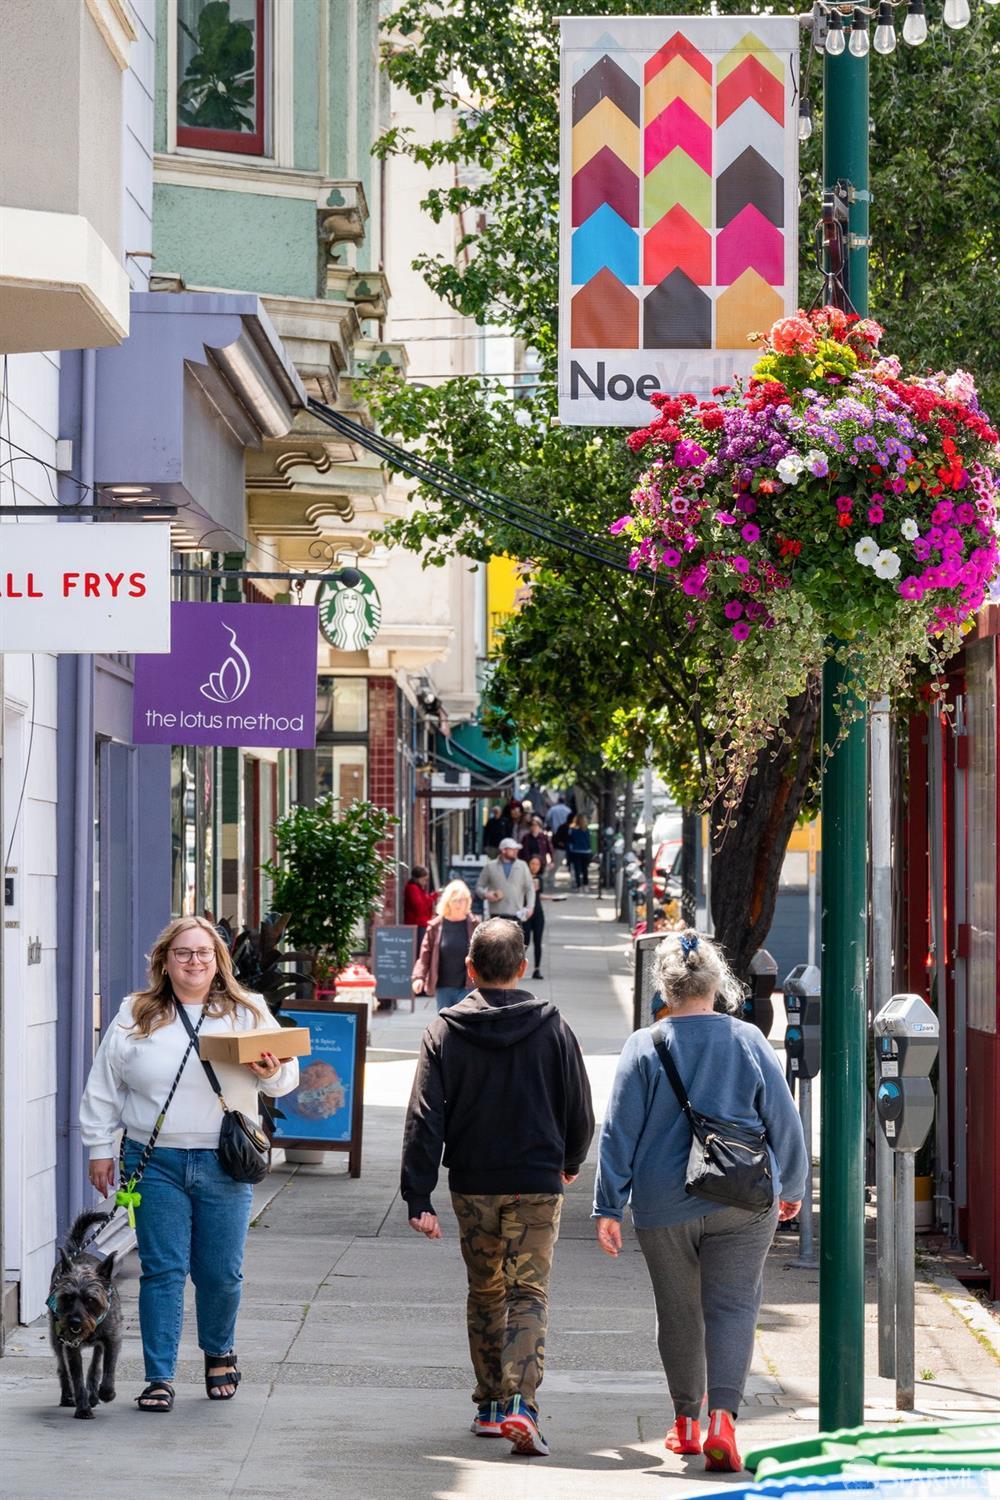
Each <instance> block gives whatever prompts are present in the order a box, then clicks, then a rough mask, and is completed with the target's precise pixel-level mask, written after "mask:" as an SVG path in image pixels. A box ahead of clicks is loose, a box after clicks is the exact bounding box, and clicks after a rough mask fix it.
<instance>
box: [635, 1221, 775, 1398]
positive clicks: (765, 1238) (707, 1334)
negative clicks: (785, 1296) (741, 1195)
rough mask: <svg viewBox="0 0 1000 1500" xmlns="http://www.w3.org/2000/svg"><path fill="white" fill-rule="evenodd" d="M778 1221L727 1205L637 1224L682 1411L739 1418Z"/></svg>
mask: <svg viewBox="0 0 1000 1500" xmlns="http://www.w3.org/2000/svg"><path fill="white" fill-rule="evenodd" d="M777 1222H778V1205H777V1203H774V1204H772V1205H771V1207H770V1208H768V1209H765V1211H764V1212H763V1213H761V1214H753V1213H750V1212H748V1210H747V1209H745V1208H721V1209H719V1210H718V1211H717V1212H715V1213H710V1214H706V1215H705V1216H704V1218H701V1219H688V1220H687V1222H686V1223H684V1224H671V1225H669V1226H668V1227H666V1228H661V1229H637V1230H636V1235H637V1237H638V1240H639V1246H640V1249H641V1250H642V1253H643V1255H644V1256H645V1258H646V1267H647V1269H648V1271H649V1279H650V1281H651V1282H652V1283H653V1297H654V1299H655V1301H656V1341H657V1344H658V1346H659V1350H660V1359H661V1360H662V1361H663V1368H664V1370H665V1372H666V1376H667V1385H668V1386H669V1387H670V1395H671V1397H672V1398H673V1403H674V1412H675V1415H676V1416H678V1417H693V1418H695V1419H696V1420H697V1418H698V1416H699V1414H700V1412H701V1404H702V1401H703V1399H704V1396H705V1390H706V1380H707V1388H708V1409H709V1411H715V1410H716V1409H721V1410H723V1411H729V1412H732V1414H733V1416H734V1417H735V1416H736V1414H737V1412H738V1411H739V1409H740V1402H741V1401H742V1399H743V1387H744V1385H745V1384H746V1378H747V1375H748V1374H749V1372H750V1361H751V1359H752V1358H753V1341H754V1334H755V1333H756V1329H757V1314H758V1312H759V1311H760V1299H761V1294H762V1292H763V1288H764V1262H765V1260H766V1259H767V1252H768V1249H769V1248H770V1245H771V1241H772V1240H773V1239H774V1230H775V1226H776V1225H777Z"/></svg>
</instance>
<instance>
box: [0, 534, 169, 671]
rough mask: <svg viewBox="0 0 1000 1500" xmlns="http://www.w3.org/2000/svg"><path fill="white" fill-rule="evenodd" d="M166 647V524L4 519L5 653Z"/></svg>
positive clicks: (0, 537)
mask: <svg viewBox="0 0 1000 1500" xmlns="http://www.w3.org/2000/svg"><path fill="white" fill-rule="evenodd" d="M169 650H170V527H169V525H166V524H162V523H159V522H155V521H143V522H122V523H119V522H117V521H116V522H113V523H110V524H102V523H100V522H82V523H81V522H75V521H51V522H50V521H21V522H14V521H4V522H2V523H0V651H98V652H100V651H114V652H118V651H127V652H133V653H134V652H141V651H169Z"/></svg>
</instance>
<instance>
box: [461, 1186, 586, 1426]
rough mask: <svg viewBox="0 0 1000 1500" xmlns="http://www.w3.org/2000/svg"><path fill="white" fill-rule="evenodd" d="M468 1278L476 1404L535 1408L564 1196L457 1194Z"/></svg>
mask: <svg viewBox="0 0 1000 1500" xmlns="http://www.w3.org/2000/svg"><path fill="white" fill-rule="evenodd" d="M451 1201H452V1203H453V1205H454V1208H455V1214H456V1216H457V1218H458V1228H459V1234H460V1236H461V1244H462V1259H463V1260H464V1261H465V1268H466V1271H467V1273H468V1277H469V1300H468V1305H467V1321H468V1326H469V1352H470V1354H471V1355H472V1367H473V1369H474V1370H475V1373H476V1389H475V1391H474V1392H473V1395H472V1399H473V1401H475V1403H476V1405H477V1406H478V1405H481V1404H482V1403H483V1402H486V1401H507V1400H509V1399H510V1397H511V1396H515V1395H521V1396H523V1397H524V1399H525V1401H527V1402H529V1403H530V1404H531V1405H532V1406H534V1405H535V1391H536V1390H537V1388H538V1387H539V1386H540V1385H541V1383H542V1371H543V1369H544V1366H545V1334H546V1331H547V1329H548V1316H549V1273H550V1272H551V1270H552V1253H553V1251H554V1250H555V1245H556V1240H557V1239H558V1238H559V1215H560V1213H561V1212H562V1203H563V1200H562V1194H561V1193H498V1194H489V1195H486V1194H478V1193H477V1194H468V1193H452V1195H451Z"/></svg>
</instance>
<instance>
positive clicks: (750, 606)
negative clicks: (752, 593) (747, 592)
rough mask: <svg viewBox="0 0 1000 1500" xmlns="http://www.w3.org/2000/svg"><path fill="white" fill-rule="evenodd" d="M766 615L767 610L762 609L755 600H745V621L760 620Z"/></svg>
mask: <svg viewBox="0 0 1000 1500" xmlns="http://www.w3.org/2000/svg"><path fill="white" fill-rule="evenodd" d="M766 614H767V610H766V609H765V608H764V606H763V604H761V603H760V602H759V601H758V600H757V599H748V600H747V619H748V620H761V619H763V618H764V616H765V615H766Z"/></svg>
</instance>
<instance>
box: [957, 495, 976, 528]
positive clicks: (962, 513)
mask: <svg viewBox="0 0 1000 1500" xmlns="http://www.w3.org/2000/svg"><path fill="white" fill-rule="evenodd" d="M955 519H956V521H957V522H958V524H959V525H960V526H971V524H972V522H973V521H974V520H975V519H976V508H975V506H974V505H970V504H969V502H968V501H967V500H963V501H962V503H961V505H959V506H957V507H956V509H955Z"/></svg>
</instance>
